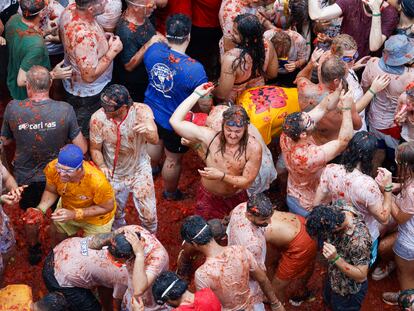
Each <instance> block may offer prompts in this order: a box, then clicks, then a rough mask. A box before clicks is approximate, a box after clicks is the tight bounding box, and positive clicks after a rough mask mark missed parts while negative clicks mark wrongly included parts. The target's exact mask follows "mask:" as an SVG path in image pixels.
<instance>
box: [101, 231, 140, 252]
mask: <svg viewBox="0 0 414 311" xmlns="http://www.w3.org/2000/svg"><path fill="white" fill-rule="evenodd" d="M135 233H136V235H137V236H138V237H139V238H140V237H141V234H140V233H139V232H135ZM108 251H109V253H111V255H112V256H114V257H115V258H122V259H129V258H131V257H132V256H133V255H134V250H133V249H132V245H131V244H130V243H129V242H128V240H127V239H126V237H125V235H124V234H123V233H118V234H117V235H115V237H114V238H113V240H112V241H111V244H110V245H109V246H108Z"/></svg>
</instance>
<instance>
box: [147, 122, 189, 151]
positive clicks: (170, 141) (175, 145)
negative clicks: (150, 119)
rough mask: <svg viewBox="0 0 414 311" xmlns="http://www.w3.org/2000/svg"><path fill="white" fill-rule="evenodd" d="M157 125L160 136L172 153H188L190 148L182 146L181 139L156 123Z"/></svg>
mask: <svg viewBox="0 0 414 311" xmlns="http://www.w3.org/2000/svg"><path fill="white" fill-rule="evenodd" d="M155 124H156V125H157V130H158V136H159V137H160V139H162V141H163V142H164V147H165V149H167V150H168V151H169V152H172V153H186V152H187V151H188V147H187V146H184V145H182V144H181V137H180V136H178V135H177V134H176V133H175V132H174V131H170V130H167V129H165V128H163V127H162V126H161V125H159V124H158V123H157V122H155Z"/></svg>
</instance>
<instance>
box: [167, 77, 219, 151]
mask: <svg viewBox="0 0 414 311" xmlns="http://www.w3.org/2000/svg"><path fill="white" fill-rule="evenodd" d="M213 88H214V86H213V85H212V84H211V83H204V84H202V85H199V86H198V87H197V88H196V89H195V90H194V92H193V93H192V94H191V95H190V96H188V97H187V98H186V99H185V100H184V101H183V102H182V103H181V104H180V105H179V106H178V107H177V109H175V111H174V113H173V115H172V116H171V118H170V124H171V126H172V128H173V129H174V131H175V132H176V133H177V134H178V135H179V136H181V137H183V138H185V139H188V140H190V141H195V142H204V143H207V144H208V142H209V141H210V140H211V139H210V136H211V135H210V134H211V130H210V129H208V128H205V127H202V126H198V125H195V124H194V123H192V122H189V121H185V116H186V115H187V113H188V112H189V111H190V110H191V109H192V108H193V107H194V105H195V104H196V103H197V101H198V100H199V99H200V97H202V96H205V95H207V94H209V93H210V92H211V91H212V90H213Z"/></svg>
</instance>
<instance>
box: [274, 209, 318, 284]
mask: <svg viewBox="0 0 414 311" xmlns="http://www.w3.org/2000/svg"><path fill="white" fill-rule="evenodd" d="M297 217H298V218H299V220H300V222H301V228H300V231H299V233H298V234H297V235H296V237H295V238H294V239H293V240H292V242H290V244H289V246H288V248H287V249H286V250H285V251H283V252H282V257H281V258H280V261H279V266H278V267H277V271H276V277H277V278H278V279H280V280H290V279H300V278H302V277H304V276H305V275H306V274H307V273H308V272H309V269H312V268H313V265H311V262H312V261H313V260H314V259H315V257H316V252H317V244H316V241H314V240H312V238H311V237H310V236H309V234H308V233H307V232H306V226H305V218H303V217H302V216H297Z"/></svg>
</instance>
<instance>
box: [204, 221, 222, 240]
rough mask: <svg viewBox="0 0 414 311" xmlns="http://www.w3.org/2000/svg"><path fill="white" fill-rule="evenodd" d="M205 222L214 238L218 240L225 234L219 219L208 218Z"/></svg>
mask: <svg viewBox="0 0 414 311" xmlns="http://www.w3.org/2000/svg"><path fill="white" fill-rule="evenodd" d="M207 223H208V225H209V227H210V230H211V233H212V234H213V237H214V239H215V240H219V239H221V238H222V237H224V236H225V235H226V227H225V226H224V225H223V223H222V222H221V220H220V219H217V218H214V219H210V220H207Z"/></svg>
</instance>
